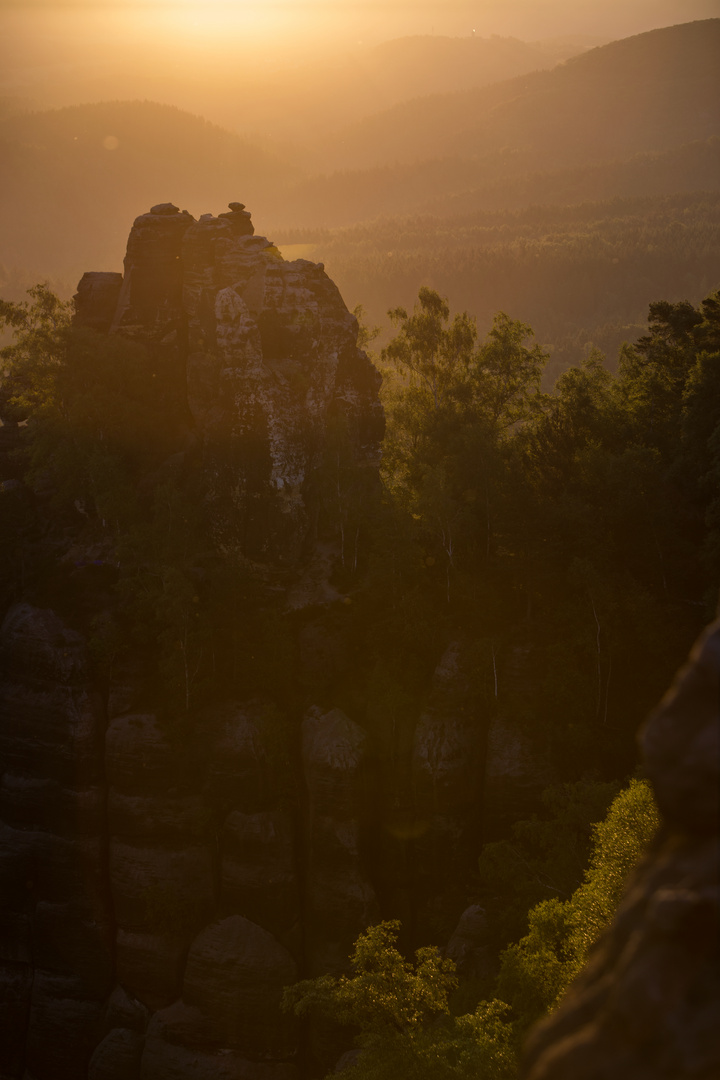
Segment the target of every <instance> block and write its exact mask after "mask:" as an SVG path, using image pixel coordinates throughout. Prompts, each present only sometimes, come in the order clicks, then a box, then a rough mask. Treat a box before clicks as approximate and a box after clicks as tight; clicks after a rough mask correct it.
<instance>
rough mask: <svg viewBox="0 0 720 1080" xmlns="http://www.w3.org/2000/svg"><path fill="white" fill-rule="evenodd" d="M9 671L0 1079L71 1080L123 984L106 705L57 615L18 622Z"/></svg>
mask: <svg viewBox="0 0 720 1080" xmlns="http://www.w3.org/2000/svg"><path fill="white" fill-rule="evenodd" d="M0 665H1V667H0V762H2V774H1V776H0V821H2V823H3V824H2V826H0V883H1V886H0V887H1V888H2V903H1V904H0V909H1V911H2V915H1V916H0V919H1V922H0V985H1V986H2V1000H3V1002H4V1004H6V1005H7V1006H8V1009H7V1011H5V1009H4V1010H3V1013H4V1015H3V1032H2V1036H3V1037H2V1039H0V1074H2V1075H3V1076H9V1077H13V1076H21V1075H23V1073H24V1070H27V1074H28V1075H32V1076H37V1077H43V1076H48V1077H49V1076H56V1077H58V1078H63V1077H68V1078H70V1077H75V1076H78V1075H81V1074H82V1072H83V1071H84V1069H85V1067H86V1063H87V1060H88V1057H89V1056H90V1054H91V1052H92V1050H93V1047H94V1045H95V1043H96V1041H97V1029H98V1025H99V1022H100V1018H101V1016H102V1012H103V1003H104V1000H105V998H106V996H107V994H108V993H109V991H110V989H111V987H112V980H113V957H112V920H111V905H110V900H109V896H108V894H107V880H106V875H105V862H104V855H105V844H104V790H103V772H104V770H103V733H104V714H103V707H102V701H101V699H100V696H99V695H98V694H97V692H96V691H95V689H94V686H93V683H92V680H91V677H90V663H89V659H88V655H87V649H86V646H85V642H84V640H83V639H82V637H81V636H80V635H79V634H77V633H75V632H74V631H72V630H70V629H69V628H68V627H67V626H65V625H64V624H63V623H62V621H61V620H60V619H59V618H58V617H57V616H56V615H54V614H53V613H52V612H50V611H41V610H37V609H35V608H33V607H31V606H29V605H27V604H21V605H17V606H16V607H14V608H13V609H12V610H11V611H10V612H9V613H8V615H7V617H6V619H5V621H4V624H3V627H2V631H0Z"/></svg>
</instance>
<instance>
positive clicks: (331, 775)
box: [302, 709, 378, 975]
mask: <svg viewBox="0 0 720 1080" xmlns="http://www.w3.org/2000/svg"><path fill="white" fill-rule="evenodd" d="M366 742H367V737H366V735H365V732H364V731H363V730H362V728H360V727H359V726H358V725H357V724H355V723H353V721H352V720H350V719H348V717H347V716H345V714H344V713H343V712H341V711H340V709H332V710H331V711H330V712H328V713H323V712H322V711H321V710H320V709H313V710H311V711H310V712H309V713H308V714H307V715H306V717H305V719H304V720H303V727H302V763H303V775H304V779H305V785H306V790H307V815H306V840H305V842H306V850H307V859H306V873H305V903H304V909H305V920H304V921H305V934H306V954H307V963H308V968H309V971H310V972H311V974H313V975H318V974H321V973H322V972H326V971H332V972H339V971H342V970H344V969H345V967H346V965H347V957H348V956H349V955H350V952H351V950H352V945H353V942H354V940H355V938H356V937H357V936H358V934H359V932H360V931H361V930H362V929H364V928H365V927H366V926H368V925H369V924H370V923H371V922H372V921H373V920H374V919H375V920H376V919H377V917H378V909H377V901H376V898H375V891H374V889H373V887H372V885H371V884H370V881H369V879H368V876H367V873H366V870H365V868H364V865H363V859H362V853H361V850H360V848H361V836H360V828H361V824H360V823H361V820H362V818H363V809H364V804H365V803H366V801H367V796H366V792H365V790H364V784H365V781H366V776H365V773H364V766H365V755H366Z"/></svg>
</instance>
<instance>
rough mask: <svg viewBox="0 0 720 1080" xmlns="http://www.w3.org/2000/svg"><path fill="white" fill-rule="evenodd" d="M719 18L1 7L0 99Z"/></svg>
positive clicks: (515, 10)
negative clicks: (393, 42)
mask: <svg viewBox="0 0 720 1080" xmlns="http://www.w3.org/2000/svg"><path fill="white" fill-rule="evenodd" d="M718 15H720V0H74V2H67V0H0V97H2V96H3V95H5V96H15V97H19V98H22V99H25V100H26V101H27V102H28V103H30V102H35V103H37V104H39V105H45V104H48V103H56V102H60V103H62V102H63V101H69V100H75V98H73V94H72V92H71V91H70V90H68V89H67V87H68V86H69V85H70V84H73V83H74V84H77V85H78V86H79V87H81V89H80V90H78V94H79V97H78V98H77V100H93V99H94V100H97V96H96V95H95V94H94V93H93V92H92V86H93V83H92V80H96V82H97V87H98V91H97V92H98V95H100V96H106V95H107V86H108V73H109V72H110V71H115V72H116V73H119V74H118V75H116V83H115V84H114V85H113V95H112V96H123V97H131V96H135V94H133V89H134V85H133V84H134V78H133V76H134V74H140V73H141V72H142V73H143V74H144V76H145V78H146V83H145V87H146V86H147V78H148V77H149V74H150V75H152V74H154V75H155V77H156V78H158V79H169V80H173V79H174V80H175V81H177V79H184V80H185V81H186V82H188V80H189V82H193V81H194V83H195V84H196V85H197V86H200V85H201V83H203V82H204V81H205V80H212V79H213V78H217V77H219V74H220V72H221V70H222V68H223V65H224V66H225V68H226V69H229V68H230V67H232V68H233V69H234V71H235V72H236V74H239V73H240V71H241V69H242V71H244V72H245V73H246V74H247V76H248V77H249V78H257V76H258V74H260V76H261V77H264V78H265V79H268V78H275V76H276V73H277V74H279V73H281V72H285V73H286V74H287V72H288V71H289V67H288V63H287V61H288V56H289V54H290V55H291V57H292V61H293V63H292V66H293V67H296V68H297V67H298V65H301V64H303V63H304V64H306V65H307V62H308V61H309V60H311V59H312V57H313V56H314V55H316V52H319V51H325V52H326V53H327V45H328V44H329V43H332V44H333V46H334V47H335V51H336V53H337V56H338V57H340V56H341V55H342V51H343V50H348V49H351V50H357V49H363V48H367V47H368V46H371V45H373V44H376V43H378V42H380V41H383V40H387V39H390V38H396V37H402V36H406V35H413V34H432V33H434V34H444V35H450V36H469V35H471V34H473V33H475V34H476V35H477V36H478V37H488V36H490V35H492V34H499V35H502V36H514V37H518V38H521V39H523V40H525V41H533V40H538V39H542V38H548V37H558V36H562V37H565V36H568V37H571V38H582V39H583V41H585V39H586V43H587V44H599V43H602V42H605V41H609V40H612V39H614V38H618V37H625V36H628V35H630V34H635V33H640V32H642V31H644V30H650V29H653V28H655V27H659V26H667V25H671V24H673V23H677V22H688V21H690V20H693V19H703V18H708V17H713V16H718ZM239 50H242V52H240V51H239ZM263 73H264V75H263ZM103 80H104V86H105V89H102V88H101V86H100V83H101V82H102V81H103ZM116 88H117V91H116ZM152 92H153V91H152V90H150V91H148V90H147V89H145V88H144V86H143V84H141V83H140V82H138V83H137V93H140V94H141V95H142V96H144V95H145V94H146V93H152Z"/></svg>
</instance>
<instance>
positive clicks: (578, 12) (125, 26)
mask: <svg viewBox="0 0 720 1080" xmlns="http://www.w3.org/2000/svg"><path fill="white" fill-rule="evenodd" d="M0 12H1V13H2V14H3V15H4V16H5V17H6V20H9V22H10V23H11V24H12V25H13V27H14V29H15V31H16V32H22V30H23V27H24V28H25V31H26V34H27V40H26V41H25V42H24V45H25V47H26V48H27V49H29V50H32V47H33V42H32V38H33V36H34V35H36V34H41V35H42V34H43V26H44V27H45V29H46V30H52V31H53V32H54V33H61V32H62V31H61V27H64V28H65V29H64V32H63V36H64V35H65V34H67V35H71V34H73V33H75V32H77V31H78V29H81V36H82V38H83V39H86V38H87V36H88V34H93V35H97V34H99V35H102V33H103V29H104V30H105V31H112V32H113V33H118V32H120V33H121V36H123V37H125V36H126V35H127V36H129V37H131V38H132V37H136V38H137V37H138V36H144V35H145V34H146V33H148V32H151V33H152V32H154V33H157V34H158V38H157V41H156V44H157V45H158V46H160V47H162V46H163V45H167V44H169V43H170V42H169V40H168V37H169V38H170V39H175V40H176V41H177V40H178V39H179V40H182V39H183V38H187V37H189V38H191V39H192V38H196V39H203V38H205V39H207V38H210V39H214V41H215V43H217V42H218V39H220V40H222V39H225V40H227V37H228V36H231V37H233V38H235V37H236V36H238V35H240V36H242V37H245V38H252V39H255V40H257V38H258V37H260V38H263V39H265V40H267V41H273V40H274V41H275V42H281V43H284V39H287V38H288V36H293V35H300V37H301V38H303V39H305V40H306V41H307V39H308V38H320V37H327V36H332V37H335V38H339V39H341V40H345V41H348V42H349V41H350V39H351V38H353V37H356V36H357V34H362V35H364V36H365V37H367V38H368V39H372V40H381V39H384V38H388V37H394V36H398V35H405V34H427V33H433V32H434V33H436V34H450V35H465V34H470V33H472V31H473V30H474V31H475V32H476V33H477V34H479V35H481V36H487V35H490V34H501V35H513V36H516V37H520V38H523V39H525V40H528V39H535V38H542V37H549V36H556V35H565V34H589V35H596V36H599V37H603V38H606V39H607V38H614V37H623V36H626V35H628V34H633V33H639V32H641V31H643V30H649V29H652V28H653V27H656V26H667V25H669V24H672V23H676V22H688V21H690V20H692V19H701V18H708V17H711V16H717V15H720V0H442V2H439V0H119V2H118V0H74V2H66V0H0ZM83 27H84V29H82V28H83ZM296 39H297V38H296ZM59 44H61V43H59Z"/></svg>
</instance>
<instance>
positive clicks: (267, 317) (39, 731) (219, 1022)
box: [0, 202, 486, 1080]
mask: <svg viewBox="0 0 720 1080" xmlns="http://www.w3.org/2000/svg"><path fill="white" fill-rule="evenodd" d="M75 323H76V326H77V327H78V328H79V329H81V330H83V328H84V330H83V332H85V331H87V334H86V337H87V340H88V341H89V342H90V343H92V340H93V338H92V334H98V333H99V334H110V335H120V336H124V337H126V338H129V339H132V341H133V342H135V343H136V345H137V350H136V351H135V353H134V355H137V356H140V357H141V358H142V362H143V363H145V361H146V362H147V371H148V379H151V378H152V379H157V385H158V387H159V388H160V393H159V394H158V395H156V396H155V397H154V398H153V401H158V402H159V403H160V408H161V409H162V410H163V417H162V422H163V424H165V425H166V426H167V427H168V430H169V431H170V437H169V438H168V440H167V445H168V446H170V447H171V448H172V450H173V451H174V452H173V454H172V458H171V459H170V460H171V461H172V462H173V463H174V466H175V465H178V463H179V465H180V467H181V468H182V467H184V463H187V462H191V465H192V468H193V469H194V470H195V471H196V472H197V474H198V475H199V476H200V477H201V481H202V498H203V511H204V513H205V514H206V517H207V520H208V522H209V523H210V529H209V535H210V542H211V544H212V543H214V551H213V553H212V558H213V559H215V560H216V561H217V560H218V555H221V556H224V555H228V556H231V557H232V558H233V559H237V558H238V557H239V560H238V561H241V562H242V564H243V566H247V565H252V568H253V574H254V575H255V576H256V579H257V580H258V581H259V582H260V583H261V584H260V585H259V586H258V587H259V588H261V589H262V590H265V593H264V594H263V595H266V594H267V595H271V596H272V602H273V603H274V604H275V608H276V609H277V610H278V611H284V612H285V614H284V616H283V618H285V619H286V620H287V624H286V629H287V632H288V634H290V635H294V642H295V646H296V648H297V654H298V656H299V658H300V668H301V670H300V671H296V672H295V673H293V674H291V675H289V676H288V677H289V678H290V679H294V680H295V681H296V683H297V685H296V686H293V688H292V692H291V693H290V694H286V695H285V697H286V699H288V698H289V699H290V700H291V701H292V702H293V704H292V705H291V706H290V707H289V708H286V707H285V706H283V707H282V708H281V707H280V706H279V705H278V700H275V699H274V698H273V696H272V687H271V688H270V691H269V692H268V693H267V694H266V693H265V691H263V694H262V695H261V694H259V693H255V692H253V691H251V690H248V693H247V696H246V697H238V698H235V697H232V698H230V697H224V696H223V694H224V693H225V691H219V690H218V691H216V693H215V697H214V698H212V700H208V701H207V702H204V703H203V704H202V706H198V707H197V708H196V709H195V711H194V713H193V716H192V724H186V725H185V726H183V724H178V725H176V726H175V727H173V724H172V723H169V722H168V719H167V717H165V716H163V715H160V714H159V711H158V704H159V703H158V698H157V695H155V696H153V692H152V690H151V689H149V688H148V687H149V684H151V683H152V679H153V676H152V671H151V670H150V669H149V668H148V665H150V666H151V665H152V663H153V662H154V661H152V660H148V659H147V658H145V657H144V656H142V655H139V653H140V651H141V650H137V649H135V651H133V648H134V647H129V648H128V650H127V655H125V654H124V653H123V655H122V656H121V657H119V659H118V660H117V662H114V663H113V666H112V670H111V671H110V672H109V673H108V672H105V673H104V674H103V675H102V677H100V674H99V672H98V670H97V666H96V665H94V664H93V662H92V659H91V649H90V647H89V638H90V636H91V633H92V630H88V628H89V627H92V626H93V625H94V623H93V619H95V618H96V617H97V616H98V614H100V615H101V616H102V617H103V618H105V617H107V618H109V619H112V617H113V616H112V604H113V602H114V601H112V599H108V596H109V590H108V588H107V583H106V586H105V594H104V599H103V600H102V603H100V604H99V606H98V603H99V594H98V592H97V590H96V591H95V592H93V587H92V583H89V584H88V588H87V589H86V590H85V592H84V593H83V599H82V604H79V603H78V602H77V601H78V596H79V593H78V589H79V581H78V579H77V572H75V575H74V577H73V578H72V582H71V588H72V591H73V597H74V603H73V604H71V605H70V607H69V609H68V611H65V609H64V608H62V609H61V608H60V607H58V609H57V610H51V609H50V608H49V606H47V607H46V606H43V605H42V604H39V603H38V604H36V605H32V604H29V603H21V604H18V605H15V606H13V607H12V608H11V609H10V610H9V611H8V612H7V613H0V622H2V617H1V616H4V622H2V628H1V629H0V761H1V762H2V765H1V767H0V880H1V882H2V889H3V896H2V922H1V923H0V988H1V989H0V1001H1V1002H2V1009H0V1077H2V1080H20V1078H23V1080H79V1078H80V1077H87V1078H88V1080H185V1078H187V1080H206V1078H207V1080H211V1078H212V1080H294V1078H295V1077H296V1076H297V1075H298V1070H300V1071H302V1069H303V1068H304V1067H305V1065H306V1064H307V1062H308V1061H310V1060H312V1061H314V1067H315V1068H316V1070H319V1069H323V1068H328V1067H330V1066H331V1064H332V1062H333V1061H335V1060H336V1059H337V1057H338V1056H339V1053H340V1052H341V1051H343V1050H345V1049H346V1048H347V1036H346V1033H338V1032H337V1031H336V1030H334V1029H332V1028H329V1027H323V1026H322V1025H316V1026H315V1027H314V1028H313V1029H312V1031H311V1032H310V1033H309V1035H307V1036H304V1037H303V1039H300V1038H299V1035H298V1031H297V1028H296V1024H295V1021H294V1019H293V1018H291V1017H289V1016H287V1015H286V1014H284V1013H283V1012H282V1010H281V1008H280V998H281V992H282V989H283V987H284V986H285V985H287V984H288V983H291V982H293V981H294V980H295V979H296V978H298V977H301V976H311V975H317V974H320V973H322V972H334V973H338V972H340V971H342V970H343V969H344V968H346V966H347V961H348V955H349V953H350V951H351V948H352V945H353V942H354V941H355V939H356V938H357V936H358V934H359V933H360V931H361V930H362V929H364V928H365V927H366V926H367V925H368V924H369V923H371V922H373V921H377V920H378V919H379V918H382V917H383V916H388V915H391V916H396V915H398V914H399V915H401V916H402V918H403V920H404V922H405V925H406V926H407V927H408V933H409V934H410V935H412V934H413V933H415V934H416V935H420V937H417V936H416V937H415V939H414V941H412V944H413V945H418V944H426V943H427V941H428V940H431V939H432V940H436V941H441V940H443V935H444V939H445V940H447V937H448V936H449V934H450V931H451V929H452V927H453V926H454V925H455V924H456V923H457V920H458V917H459V916H460V914H461V913H462V911H463V909H464V908H466V907H467V903H468V902H469V901H468V897H467V895H466V894H465V892H464V891H463V889H462V888H460V890H459V892H458V891H457V890H456V891H455V892H453V890H452V889H448V879H449V878H452V877H454V876H458V875H459V876H460V877H463V876H465V877H467V876H468V874H469V873H470V872H471V871H472V868H473V867H474V865H475V860H476V856H477V847H478V843H479V828H480V816H481V802H482V782H481V781H482V769H483V760H484V758H483V754H484V745H483V744H484V739H485V733H486V724H485V722H484V718H483V717H482V716H481V715H480V710H479V707H478V703H477V701H476V699H475V695H474V691H473V688H472V679H471V678H469V672H470V670H471V668H472V664H473V651H472V648H471V647H470V646H468V645H462V646H461V645H457V644H456V645H453V646H451V647H450V649H448V651H447V653H446V655H445V656H444V657H442V658H441V662H440V664H439V666H438V669H437V672H436V675H435V679H434V681H433V685H432V687H431V689H430V691H429V695H428V698H427V701H426V707H425V708H424V710H421V711H420V712H421V714H419V715H418V716H417V717H414V718H413V717H410V718H408V720H407V730H406V731H405V732H404V734H403V739H402V740H401V741H399V742H398V743H397V746H395V745H393V748H392V753H391V754H390V756H389V758H388V761H387V762H385V763H384V764H383V767H382V768H380V767H379V766H378V759H379V758H381V757H382V754H383V747H382V746H379V745H378V739H377V732H373V731H372V730H371V725H368V729H367V730H366V729H365V728H364V727H363V726H362V724H363V723H364V718H363V714H362V710H361V709H358V710H357V713H358V715H357V716H356V715H355V714H354V713H353V711H352V705H351V704H350V705H347V706H346V705H345V698H343V699H342V700H343V709H341V708H338V707H335V701H334V694H335V687H336V686H338V685H340V684H342V683H343V682H346V681H347V678H348V671H349V670H350V669H352V668H353V664H354V663H355V661H354V658H353V654H352V633H351V631H350V629H349V622H348V610H351V609H348V607H347V606H345V605H344V604H343V602H342V601H343V599H345V600H349V598H348V597H343V595H342V592H341V590H340V584H339V580H338V578H337V577H334V576H333V575H334V574H335V572H336V569H337V565H338V559H339V555H340V552H341V550H342V548H341V543H338V540H337V537H338V535H341V534H342V519H341V515H342V513H343V506H344V505H345V504H346V503H347V501H348V499H349V498H350V496H352V499H355V500H356V501H357V500H358V499H359V498H360V497H361V496H362V494H363V493H364V492H368V491H370V492H372V490H373V487H374V485H376V484H377V464H378V456H379V440H380V437H381V435H382V430H383V414H382V408H381V406H380V404H379V400H378V387H379V381H380V377H379V375H378V373H377V372H376V371H375V369H374V368H373V366H372V364H371V363H370V361H369V360H368V358H367V356H366V355H365V354H364V353H363V352H362V351H361V350H359V349H358V347H357V344H356V342H357V323H356V320H355V319H354V318H353V316H352V315H350V313H349V312H348V311H347V309H346V307H345V304H344V303H343V301H342V298H341V297H340V295H339V293H338V291H337V289H336V287H335V286H334V284H333V283H332V282H331V281H330V279H329V278H328V277H327V275H326V274H325V272H324V269H323V267H322V266H320V265H314V264H312V263H309V262H306V261H304V260H298V261H295V262H286V261H285V260H284V259H283V258H282V257H281V255H280V253H279V252H278V251H277V249H276V248H275V247H274V246H273V245H272V244H271V243H269V242H268V241H267V240H265V239H263V238H262V237H258V236H255V234H254V229H253V226H252V223H251V221H250V215H249V214H248V213H247V211H246V210H245V208H244V206H243V205H242V204H241V203H235V202H233V203H230V205H229V211H228V212H227V213H224V214H220V215H219V216H217V217H213V216H212V215H203V217H202V218H201V219H200V220H199V221H195V220H194V219H193V218H192V217H191V216H190V215H189V214H187V213H184V212H183V213H181V212H180V211H179V210H178V208H177V207H175V206H174V205H173V204H172V203H161V204H158V205H156V206H153V207H152V209H151V211H150V212H149V213H147V214H143V215H141V216H140V217H138V218H137V219H136V221H135V223H134V225H133V227H132V231H131V233H130V238H129V242H128V249H127V255H126V259H125V269H124V274H123V275H119V274H108V273H103V274H95V273H93V274H86V275H85V276H84V277H83V279H82V281H81V282H80V284H79V286H78V292H77V295H76V298H75ZM118 355H122V354H121V352H120V353H119V354H118ZM3 430H4V429H3ZM13 445H14V444H13ZM163 445H164V446H165V445H166V444H165V443H164V444H163ZM164 452H165V451H163V453H164ZM157 466H158V471H157V472H153V473H152V474H150V475H144V476H142V477H140V479H139V484H140V485H141V491H142V493H143V497H144V495H145V493H147V492H148V491H150V490H152V488H153V486H154V485H155V484H156V482H157V479H158V477H160V476H161V475H162V469H163V468H164V467H166V466H167V461H166V462H164V463H163V462H160V461H158V462H157ZM174 466H173V467H174ZM152 468H153V469H155V464H153V466H152ZM333 470H334V472H333ZM348 478H349V479H348ZM345 482H347V483H348V484H349V488H348V492H344V491H343V490H342V484H343V483H345ZM142 485H144V486H142ZM73 543H75V541H74V540H73V539H72V538H70V540H69V541H67V542H66V547H65V548H63V547H62V544H63V541H58V546H57V552H58V557H59V558H60V559H64V560H65V563H64V565H68V560H70V564H71V561H72V559H73V558H74V556H73V555H70V554H68V550H69V546H70V545H71V544H73ZM92 558H94V556H92ZM106 571H108V573H110V572H111V571H112V567H108V564H107V562H103V564H102V570H99V571H98V573H101V574H102V573H105V572H106ZM113 572H114V571H113ZM200 572H201V570H200ZM86 594H87V595H86ZM50 602H52V601H49V602H48V603H50ZM93 604H95V607H93ZM81 607H82V610H83V612H84V614H83V616H82V618H79V617H76V616H77V611H78V610H79V609H80V608H81ZM61 611H62V612H63V614H61ZM242 614H243V613H242V611H240V612H239V613H238V617H239V618H240V619H242ZM361 677H364V676H361ZM228 693H229V691H228ZM346 697H347V695H346ZM348 700H351V698H350V699H348ZM345 708H347V712H346V711H343V710H344V709H345ZM283 710H285V711H283ZM385 737H386V736H385V735H384V734H383V736H382V738H385ZM392 738H393V739H394V738H395V736H394V734H393V735H392ZM383 770H384V771H383ZM393 773H396V774H397V775H390V774H393ZM398 792H399V793H400V796H399V799H396V798H395V795H396V794H397V793H398ZM396 804H397V805H396ZM398 807H399V810H400V813H399V817H398V815H397V814H396V811H397V810H398ZM406 819H407V821H409V822H410V827H409V828H405V827H404V825H403V823H404V822H405V821H406ZM378 834H381V835H382V838H383V839H381V841H380V842H378ZM373 845H374V847H375V851H374V852H373V851H372V850H371V849H372V848H373ZM481 921H482V920H481ZM477 922H478V919H477V918H475V922H474V923H473V919H472V918H471V917H470V916H467V917H466V918H465V919H464V922H463V923H462V927H461V928H460V929H459V931H458V934H459V936H458V935H456V937H457V940H456V941H455V944H454V945H453V949H454V950H455V952H457V953H458V955H460V953H462V955H463V956H464V957H465V956H466V954H467V957H466V959H467V965H469V966H468V970H470V968H472V970H473V971H474V970H475V969H476V968H477V967H478V963H479V962H480V961H479V958H480V957H481V954H482V948H483V946H482V945H481V944H478V940H476V939H477V938H478V935H477V932H476V931H477V927H476V926H475V923H477ZM471 924H472V925H471ZM468 927H470V929H468ZM473 927H474V929H473ZM428 935H429V936H428ZM468 935H469V936H468ZM471 939H472V940H471ZM408 943H411V942H410V939H409V941H408ZM478 950H480V951H479V952H478ZM470 953H472V957H470ZM453 955H454V953H453ZM471 960H472V963H471Z"/></svg>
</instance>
